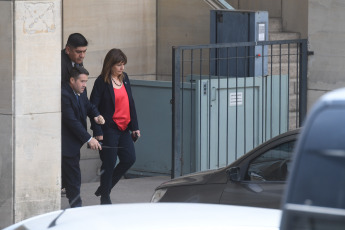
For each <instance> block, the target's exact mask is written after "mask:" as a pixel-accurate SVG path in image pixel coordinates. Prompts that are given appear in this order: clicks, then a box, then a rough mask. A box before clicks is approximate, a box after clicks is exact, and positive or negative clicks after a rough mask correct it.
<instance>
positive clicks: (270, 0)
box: [227, 0, 282, 18]
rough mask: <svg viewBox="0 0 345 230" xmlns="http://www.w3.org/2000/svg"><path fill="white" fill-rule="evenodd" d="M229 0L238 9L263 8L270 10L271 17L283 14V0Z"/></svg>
mask: <svg viewBox="0 0 345 230" xmlns="http://www.w3.org/2000/svg"><path fill="white" fill-rule="evenodd" d="M227 2H228V3H229V4H230V5H231V6H232V7H234V8H235V9H238V10H263V11H268V12H269V17H278V18H280V17H281V16H282V12H281V9H282V1H281V0H227Z"/></svg>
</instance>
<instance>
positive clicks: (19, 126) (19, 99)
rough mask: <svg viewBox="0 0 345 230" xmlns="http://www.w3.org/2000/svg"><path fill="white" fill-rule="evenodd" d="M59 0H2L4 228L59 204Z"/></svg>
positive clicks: (0, 223)
mask: <svg viewBox="0 0 345 230" xmlns="http://www.w3.org/2000/svg"><path fill="white" fill-rule="evenodd" d="M61 1H62V0H55V1H45V0H40V1H19V0H14V1H3V0H0V14H1V18H2V19H1V20H0V33H1V37H0V50H1V55H0V58H1V59H0V79H1V84H0V127H1V132H0V146H1V148H0V228H3V227H5V226H8V225H10V224H12V223H14V222H18V221H21V220H23V219H26V218H29V217H31V216H35V215H38V214H41V213H45V212H49V211H53V210H57V209H59V208H60V199H61V198H60V186H61V185H60V184H61V179H60V178H61V173H60V161H61V157H60V156H61V115H60V114H61V108H60V107H61V106H60V103H61V101H60V92H61V91H60V87H61V85H60V78H61V77H60V75H61V74H60V71H61V65H60V50H61Z"/></svg>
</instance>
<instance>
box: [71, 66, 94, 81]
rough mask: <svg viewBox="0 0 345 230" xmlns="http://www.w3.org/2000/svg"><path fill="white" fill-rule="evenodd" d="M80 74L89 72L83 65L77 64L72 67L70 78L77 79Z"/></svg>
mask: <svg viewBox="0 0 345 230" xmlns="http://www.w3.org/2000/svg"><path fill="white" fill-rule="evenodd" d="M80 74H86V75H89V72H88V71H87V70H86V69H85V68H84V67H83V66H75V67H73V68H72V69H71V76H70V78H71V77H73V78H74V80H77V79H78V78H79V75H80Z"/></svg>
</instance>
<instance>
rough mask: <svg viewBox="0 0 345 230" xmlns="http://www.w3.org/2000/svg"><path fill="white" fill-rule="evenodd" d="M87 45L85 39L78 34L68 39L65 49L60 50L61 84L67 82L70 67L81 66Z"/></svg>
mask: <svg viewBox="0 0 345 230" xmlns="http://www.w3.org/2000/svg"><path fill="white" fill-rule="evenodd" d="M87 45H88V42H87V40H86V38H85V37H84V36H83V35H82V34H80V33H73V34H71V35H70V36H69V37H68V40H67V43H66V47H65V49H63V50H61V82H65V81H69V77H70V76H71V75H70V73H71V69H72V67H74V66H75V65H77V66H83V61H84V58H85V55H86V50H87Z"/></svg>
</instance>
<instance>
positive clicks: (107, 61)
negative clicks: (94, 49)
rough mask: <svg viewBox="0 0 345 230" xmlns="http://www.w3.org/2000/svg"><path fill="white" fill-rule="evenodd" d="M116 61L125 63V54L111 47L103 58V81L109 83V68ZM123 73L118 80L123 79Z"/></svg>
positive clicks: (116, 62)
mask: <svg viewBox="0 0 345 230" xmlns="http://www.w3.org/2000/svg"><path fill="white" fill-rule="evenodd" d="M118 63H123V64H127V56H126V55H125V54H124V53H123V52H122V51H121V50H120V49H116V48H114V49H111V50H109V52H108V53H107V55H106V56H105V58H104V63H103V68H102V72H101V75H102V76H103V78H104V81H105V82H107V83H109V84H110V83H111V68H112V67H113V66H114V65H115V64H118ZM123 78H124V75H123V74H122V75H121V76H119V80H120V81H123Z"/></svg>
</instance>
